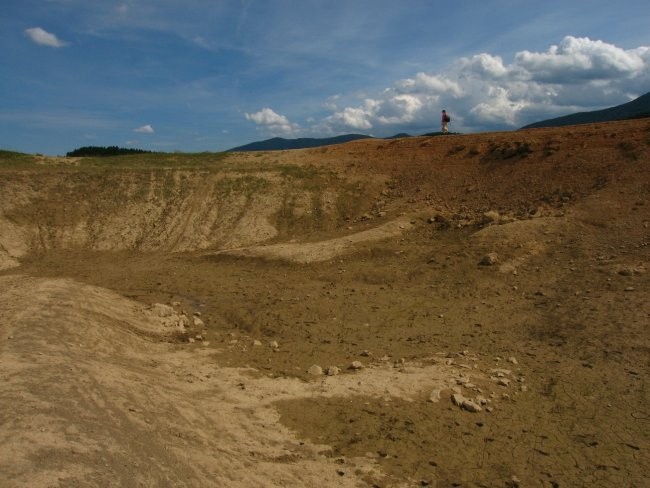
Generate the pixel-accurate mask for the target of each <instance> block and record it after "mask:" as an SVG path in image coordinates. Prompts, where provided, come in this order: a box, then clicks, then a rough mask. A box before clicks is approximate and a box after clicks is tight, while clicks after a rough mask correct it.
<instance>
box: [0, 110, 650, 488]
mask: <svg viewBox="0 0 650 488" xmlns="http://www.w3.org/2000/svg"><path fill="white" fill-rule="evenodd" d="M148 157H150V158H152V160H149V161H142V160H139V159H128V158H126V159H118V160H110V163H107V162H103V161H99V162H97V161H94V160H85V159H75V160H69V159H48V158H45V159H43V158H34V161H31V160H29V161H21V162H20V163H15V162H11V161H2V162H1V163H0V385H1V386H2V388H0V485H1V486H3V487H4V486H7V487H51V486H57V487H58V486H60V487H77V486H79V487H81V486H84V487H85V486H97V487H105V486H127V487H130V486H133V487H139V486H152V487H153V486H155V487H159V486H191V487H195V486H196V487H204V486H215V487H217V486H218V487H224V486H228V487H249V486H269V487H275V486H310V485H311V486H355V487H371V486H380V487H397V486H439V487H446V486H467V487H474V486H476V487H478V486H490V487H491V486H540V487H546V486H548V487H553V486H560V487H569V486H570V487H573V486H589V487H592V486H638V487H642V486H646V485H647V484H648V481H649V480H648V472H649V469H648V468H649V467H650V463H649V462H648V460H649V456H648V452H649V451H648V450H649V449H650V442H649V428H648V425H649V418H650V412H649V408H648V405H649V400H650V398H649V394H648V372H649V368H648V366H649V357H650V356H649V354H648V352H649V347H648V346H649V338H650V337H649V335H648V325H650V305H649V304H650V286H649V285H650V283H649V274H648V266H649V264H648V263H649V260H648V257H649V252H648V249H649V248H648V242H649V237H650V123H649V122H648V121H643V120H641V121H625V122H617V123H609V124H598V125H587V126H577V127H568V128H562V129H539V130H530V131H519V132H509V133H494V134H478V135H466V136H449V137H444V138H441V137H434V138H409V139H399V140H394V141H383V140H367V141H357V142H353V143H349V144H344V145H340V146H330V147H326V148H318V149H311V150H300V151H283V152H276V153H243V154H231V155H228V156H226V157H217V155H214V157H212V156H210V155H204V156H202V159H200V160H199V161H194V160H192V161H189V159H190V156H189V155H188V156H184V155H174V156H173V157H172V156H165V155H157V156H148ZM156 158H157V159H156ZM183 158H185V159H183ZM107 161H108V160H107ZM487 255H493V259H490V260H488V261H489V264H480V263H482V262H483V259H484V257H485V256H487ZM485 262H487V261H485ZM155 304H165V305H167V306H169V307H173V313H171V314H170V315H168V316H164V315H165V314H167V313H168V312H164V313H158V312H159V311H160V310H163V311H164V310H171V309H169V308H167V307H160V306H157V305H155ZM179 321H180V322H182V326H179V325H178V323H177V322H179ZM355 361H358V362H360V363H361V365H362V367H361V368H356V369H351V368H350V365H351V364H352V363H353V362H355ZM315 365H317V366H320V367H321V368H320V369H319V368H312V369H310V368H311V367H312V366H315ZM330 366H336V367H337V368H339V369H340V372H339V373H338V374H335V375H331V376H328V375H326V374H322V375H314V374H312V373H314V372H316V373H318V372H320V370H327V368H328V367H330ZM454 394H456V395H458V396H457V398H461V397H462V398H464V399H467V400H470V401H471V402H472V403H473V404H474V405H476V406H478V407H480V411H476V412H472V411H469V410H473V409H474V407H472V408H469V410H468V409H466V408H461V406H459V405H457V404H455V403H454V402H453V401H452V397H453V395H454ZM456 403H460V404H461V405H462V402H458V401H457V402H456Z"/></svg>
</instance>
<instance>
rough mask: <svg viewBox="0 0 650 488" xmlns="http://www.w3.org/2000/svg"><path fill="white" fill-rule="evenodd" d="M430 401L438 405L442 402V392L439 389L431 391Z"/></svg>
mask: <svg viewBox="0 0 650 488" xmlns="http://www.w3.org/2000/svg"><path fill="white" fill-rule="evenodd" d="M429 401H430V402H431V403H438V402H439V401H440V390H439V389H437V388H436V389H434V390H432V391H431V394H430V395H429Z"/></svg>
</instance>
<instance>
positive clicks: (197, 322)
mask: <svg viewBox="0 0 650 488" xmlns="http://www.w3.org/2000/svg"><path fill="white" fill-rule="evenodd" d="M204 326H205V324H204V323H203V320H201V319H200V318H198V317H194V327H204Z"/></svg>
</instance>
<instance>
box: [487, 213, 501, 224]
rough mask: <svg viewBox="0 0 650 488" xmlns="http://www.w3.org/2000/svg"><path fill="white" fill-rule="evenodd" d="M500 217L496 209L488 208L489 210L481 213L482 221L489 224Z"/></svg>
mask: <svg viewBox="0 0 650 488" xmlns="http://www.w3.org/2000/svg"><path fill="white" fill-rule="evenodd" d="M500 218H501V215H499V212H497V211H496V210H490V211H489V212H485V213H484V214H483V223H484V224H491V223H493V222H498V221H499V219H500Z"/></svg>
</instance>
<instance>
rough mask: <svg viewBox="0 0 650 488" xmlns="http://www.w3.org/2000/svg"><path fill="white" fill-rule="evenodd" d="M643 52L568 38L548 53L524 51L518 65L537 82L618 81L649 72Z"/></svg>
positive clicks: (520, 54) (520, 55) (519, 56)
mask: <svg viewBox="0 0 650 488" xmlns="http://www.w3.org/2000/svg"><path fill="white" fill-rule="evenodd" d="M642 54H643V51H636V50H629V51H626V50H624V49H621V48H619V47H616V46H614V45H612V44H607V43H605V42H603V41H592V40H591V39H589V38H586V37H584V38H576V37H572V36H567V37H565V38H564V40H563V41H562V42H561V43H560V45H559V46H551V47H550V48H549V50H548V51H546V52H545V53H532V52H529V51H522V52H519V53H517V55H516V56H515V64H516V65H518V66H520V67H521V68H523V69H525V70H526V71H528V72H529V73H530V74H531V77H532V78H533V79H536V80H543V81H556V82H563V83H569V82H581V81H583V80H585V79H616V78H619V77H620V76H635V75H636V74H638V73H639V72H640V71H643V70H644V69H647V59H646V60H644V58H643V56H642Z"/></svg>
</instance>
